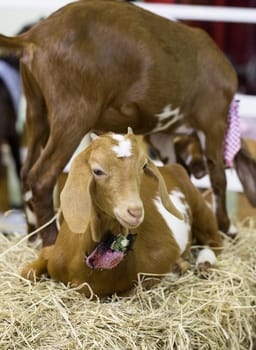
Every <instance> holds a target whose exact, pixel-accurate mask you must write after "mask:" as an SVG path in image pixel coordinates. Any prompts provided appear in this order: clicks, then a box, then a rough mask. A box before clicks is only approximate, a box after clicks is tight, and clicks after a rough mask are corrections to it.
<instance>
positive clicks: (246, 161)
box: [234, 140, 256, 207]
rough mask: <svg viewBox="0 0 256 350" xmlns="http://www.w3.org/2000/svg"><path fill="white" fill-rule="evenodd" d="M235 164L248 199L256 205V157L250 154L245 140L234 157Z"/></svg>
mask: <svg viewBox="0 0 256 350" xmlns="http://www.w3.org/2000/svg"><path fill="white" fill-rule="evenodd" d="M234 166H235V169H236V171H237V175H238V177H239V179H240V181H241V183H242V186H243V189H244V193H245V195H246V197H247V199H248V200H249V202H250V204H251V205H252V206H253V207H256V159H254V158H253V157H252V155H251V154H250V152H249V150H248V148H247V146H246V144H245V142H244V140H242V147H241V149H240V150H239V151H238V153H237V154H236V156H235V158H234Z"/></svg>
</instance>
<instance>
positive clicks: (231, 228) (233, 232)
mask: <svg viewBox="0 0 256 350" xmlns="http://www.w3.org/2000/svg"><path fill="white" fill-rule="evenodd" d="M228 234H229V235H230V236H235V235H236V234H237V228H236V226H234V225H232V224H231V225H230V226H229V229H228Z"/></svg>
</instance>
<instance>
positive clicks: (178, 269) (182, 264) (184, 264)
mask: <svg viewBox="0 0 256 350" xmlns="http://www.w3.org/2000/svg"><path fill="white" fill-rule="evenodd" d="M189 267H190V264H189V262H188V261H186V260H183V259H179V260H178V261H177V262H176V264H175V266H174V268H173V273H177V274H178V275H180V276H181V275H183V274H184V273H185V272H187V271H188V269H189Z"/></svg>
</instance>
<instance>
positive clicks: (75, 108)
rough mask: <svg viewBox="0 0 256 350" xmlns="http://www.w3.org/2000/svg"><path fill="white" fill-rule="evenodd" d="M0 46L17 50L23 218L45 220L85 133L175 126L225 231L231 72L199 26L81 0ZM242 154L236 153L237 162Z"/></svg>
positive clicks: (49, 234) (52, 233) (251, 173)
mask: <svg viewBox="0 0 256 350" xmlns="http://www.w3.org/2000/svg"><path fill="white" fill-rule="evenodd" d="M0 46H1V47H5V48H7V49H11V50H15V49H16V50H20V55H21V74H22V79H23V85H24V93H25V95H26V99H27V129H28V154H27V158H26V161H25V164H24V166H23V170H22V179H23V184H24V192H25V197H24V198H25V201H27V202H28V203H30V204H31V205H32V206H33V208H34V211H35V213H36V217H35V218H33V220H30V223H33V224H36V225H42V224H45V223H46V222H47V221H48V220H49V219H51V218H52V216H53V213H54V211H53V199H52V192H53V188H54V185H55V183H56V180H57V177H58V175H59V174H60V172H61V171H62V169H63V168H64V166H65V165H66V163H67V162H68V160H69V159H70V158H71V156H72V154H73V152H74V151H75V149H76V147H77V146H78V144H79V142H80V140H81V139H82V137H83V136H84V135H85V134H86V133H88V131H90V130H92V129H95V130H101V131H114V132H118V133H125V132H126V129H127V126H131V127H132V128H133V130H134V131H135V132H136V133H140V134H153V135H154V136H157V135H158V134H159V133H160V134H161V138H162V139H163V138H165V137H167V138H170V135H171V134H172V132H173V130H174V129H179V130H181V129H182V130H183V131H184V130H186V131H188V130H189V131H191V130H196V132H197V133H198V134H199V136H200V140H201V144H202V149H203V150H204V152H205V157H206V160H207V166H208V170H209V175H210V180H211V184H212V188H213V192H214V195H215V201H216V215H217V219H218V224H219V228H220V229H221V230H223V231H224V232H228V230H229V225H230V221H229V219H228V215H227V210H226V198H225V196H226V177H225V172H224V162H223V143H224V138H225V133H226V127H227V115H228V111H229V108H230V103H231V101H232V99H233V96H234V94H235V92H236V90H237V76H236V73H235V71H234V69H233V67H232V66H231V64H230V63H229V62H228V60H227V59H226V58H225V56H224V54H223V53H222V52H221V51H220V50H219V49H218V47H217V46H216V45H215V43H214V42H213V40H211V39H210V37H209V36H208V35H207V34H206V33H205V32H204V31H202V30H199V29H194V28H190V27H188V26H186V25H183V24H181V23H177V22H171V21H169V20H167V19H164V18H162V17H160V16H157V15H155V14H153V13H150V12H148V11H145V10H143V9H141V8H139V7H136V6H133V5H131V4H129V3H125V2H119V1H111V0H109V1H105V0H104V1H103V0H94V1H89V0H88V1H86V0H83V1H76V2H74V3H71V4H69V5H67V6H65V7H63V8H61V9H60V10H58V11H57V12H55V13H54V14H52V15H51V16H49V17H48V18H46V19H45V20H43V21H41V22H40V23H39V24H38V25H36V26H34V27H33V28H32V29H31V30H29V31H28V32H26V33H25V34H22V35H20V36H17V37H13V38H10V37H6V36H4V35H1V36H0ZM150 137H151V135H150ZM42 149H43V151H42ZM162 151H164V149H163V150H162ZM243 156H244V154H243V152H242V151H239V157H238V159H239V161H240V162H242V161H243V159H244V157H243ZM246 160H247V159H246ZM250 164H252V166H251V167H250V168H248V167H247V163H246V161H245V162H243V165H244V167H245V169H243V171H244V172H246V181H247V184H248V187H249V190H250V191H247V195H248V194H249V195H250V198H251V200H252V202H253V203H254V204H255V198H256V188H255V187H256V186H255V178H256V176H255V175H256V170H255V169H256V165H255V162H251V163H250ZM30 218H31V215H30ZM56 233H57V230H56V227H55V225H54V224H51V225H50V226H48V227H47V228H46V229H44V231H42V233H41V234H42V238H43V243H44V245H49V244H51V243H53V242H54V241H55V239H56Z"/></svg>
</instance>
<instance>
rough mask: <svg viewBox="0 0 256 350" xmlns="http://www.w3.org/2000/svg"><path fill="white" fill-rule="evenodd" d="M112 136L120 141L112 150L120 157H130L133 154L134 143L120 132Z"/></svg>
mask: <svg viewBox="0 0 256 350" xmlns="http://www.w3.org/2000/svg"><path fill="white" fill-rule="evenodd" d="M112 138H113V139H114V140H116V141H118V145H115V146H113V147H112V151H113V152H115V154H116V156H117V157H118V158H122V157H130V156H131V155H132V144H131V141H130V140H129V139H127V138H125V137H124V136H123V135H119V134H115V135H113V136H112Z"/></svg>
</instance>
